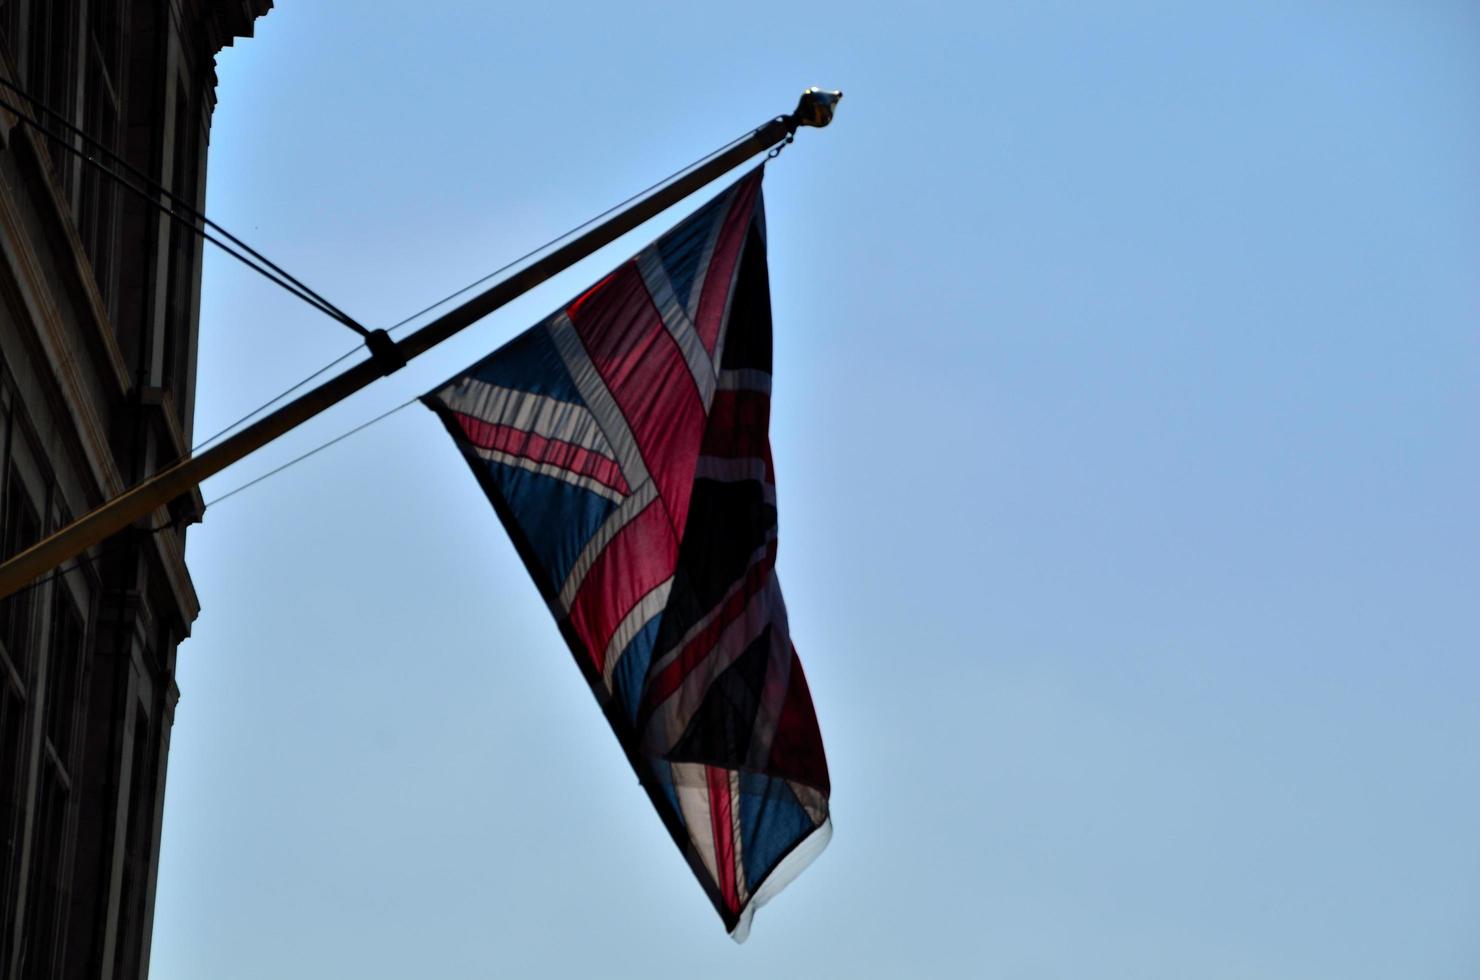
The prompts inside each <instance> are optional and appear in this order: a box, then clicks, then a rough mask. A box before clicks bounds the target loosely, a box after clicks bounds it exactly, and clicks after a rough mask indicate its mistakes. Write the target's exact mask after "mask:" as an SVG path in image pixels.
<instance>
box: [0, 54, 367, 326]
mask: <svg viewBox="0 0 1480 980" xmlns="http://www.w3.org/2000/svg"><path fill="white" fill-rule="evenodd" d="M0 86H3V87H5V88H7V89H10V90H12V91H14V92H16V93H18V94H19V95H21V96H22V97H23V98H25V99H27V100H28V101H29V102H30V103H31V104H32V105H33V106H35V108H36V110H37V112H38V113H40V114H44V115H46V116H49V117H51V118H53V119H55V120H56V121H57V122H58V123H60V125H61V126H62V127H63V128H64V129H65V130H66V132H65V133H59V132H57V131H56V130H55V129H52V128H50V127H48V126H46V125H45V124H43V123H42V122H41V121H40V120H39V119H37V118H36V117H35V116H33V115H30V114H28V113H27V112H26V111H25V110H23V109H21V108H20V107H19V106H17V105H15V104H14V103H12V102H10V101H8V100H6V99H0V108H3V109H5V110H7V111H8V112H10V113H11V114H13V115H14V116H15V117H16V118H17V119H18V120H20V121H21V122H23V123H25V124H26V125H27V126H30V127H31V128H32V129H34V130H36V132H38V133H40V134H41V135H43V136H46V137H48V138H49V139H50V140H52V141H53V143H54V144H55V145H58V146H61V147H62V148H63V149H65V150H66V151H67V152H68V153H71V154H73V155H74V156H77V157H79V158H81V159H82V161H83V162H84V163H87V164H89V165H91V166H93V167H95V168H97V170H98V171H99V172H101V173H102V174H103V175H104V176H106V177H108V178H109V179H110V180H112V181H114V182H115V183H117V184H119V185H121V186H123V187H125V188H127V189H128V190H130V191H132V192H133V193H134V194H136V195H138V196H139V197H140V198H142V199H143V200H144V201H145V202H146V203H147V204H149V205H151V206H153V207H155V208H157V209H158V210H159V211H161V212H163V213H164V214H165V215H167V216H168V217H170V218H171V219H173V220H174V221H176V222H178V223H180V224H182V225H184V226H185V227H186V228H188V229H190V231H191V232H193V233H194V234H196V235H198V236H200V237H201V238H203V239H204V240H206V241H208V242H210V243H211V244H213V245H215V246H216V247H217V248H219V249H221V250H222V251H223V252H225V253H226V254H227V255H230V256H231V257H232V258H234V259H236V260H237V261H238V262H241V263H242V264H243V265H245V266H246V267H247V268H249V269H251V270H252V271H253V272H256V273H257V274H258V275H260V276H262V277H263V278H265V279H267V280H268V281H269V282H272V283H274V284H275V285H277V286H278V287H280V288H282V289H284V290H286V291H287V292H289V293H291V294H293V295H294V296H296V297H298V298H299V299H301V300H303V301H304V302H305V303H308V304H309V305H310V306H312V307H314V308H315V309H317V310H318V311H319V312H321V313H323V314H324V315H326V316H328V317H329V318H331V319H333V320H336V321H338V322H339V323H341V324H343V325H344V326H346V327H349V328H350V329H351V330H353V331H354V332H355V333H357V334H359V335H360V336H361V337H367V338H368V336H369V335H370V333H371V331H370V330H368V329H366V328H365V327H364V326H362V325H361V324H360V323H359V322H358V321H357V320H355V319H354V318H353V317H351V316H350V315H349V314H348V313H345V312H344V311H343V310H341V309H340V308H339V307H337V306H335V305H334V304H333V303H331V302H329V300H327V299H325V298H324V297H323V296H322V295H321V294H319V293H318V292H316V291H314V290H313V289H311V288H310V287H309V286H307V285H306V284H304V283H303V282H302V281H301V280H299V279H298V278H297V277H296V276H294V275H292V274H291V273H289V272H287V271H286V270H285V269H283V268H282V267H281V266H279V265H278V264H277V263H275V262H273V261H272V260H271V259H269V258H267V257H266V256H265V255H263V254H262V253H261V252H259V251H257V250H256V249H254V248H252V247H251V246H250V245H248V244H246V243H245V242H243V241H242V240H241V239H240V238H238V237H237V236H236V235H234V234H232V233H231V232H230V231H228V230H226V229H225V228H224V227H222V226H221V225H220V224H218V223H217V222H215V221H213V220H211V219H210V218H208V217H206V215H205V214H203V213H202V212H200V211H199V210H197V209H196V208H195V207H194V206H193V205H191V204H190V203H189V202H187V201H184V200H182V199H181V198H180V197H179V196H177V195H176V194H174V193H172V192H170V191H169V190H167V189H166V188H165V187H164V186H163V185H161V184H160V183H159V182H158V181H156V180H154V179H153V178H152V177H150V176H149V175H148V174H146V173H144V172H143V171H141V170H139V169H138V168H137V167H135V166H134V165H133V164H131V163H129V162H128V161H127V160H125V159H124V158H123V157H121V156H119V155H118V154H117V153H115V152H113V151H112V150H111V149H109V148H108V147H107V146H104V145H103V144H102V143H101V142H99V141H98V140H96V139H94V138H93V137H91V136H89V135H88V134H87V132H86V131H84V130H82V129H80V128H79V127H77V126H75V125H73V124H72V123H71V122H70V121H69V120H68V119H67V118H66V117H65V116H63V115H62V114H61V113H59V112H57V111H56V110H54V109H51V108H49V107H48V106H46V105H44V104H43V103H41V102H40V101H39V100H37V99H36V98H35V97H34V96H31V95H28V94H27V93H26V92H25V91H24V90H23V89H21V88H19V87H18V86H16V85H15V83H13V82H11V81H9V80H7V79H4V78H0ZM68 134H70V135H72V136H76V137H78V138H80V139H82V140H83V141H84V142H85V143H86V144H87V145H88V146H89V147H91V149H92V150H93V151H96V152H97V153H99V154H101V155H102V156H105V157H107V158H108V159H109V160H111V161H113V162H114V163H115V164H117V165H118V166H120V167H122V168H123V169H124V171H125V173H119V172H118V171H116V170H113V169H112V168H110V167H109V166H108V165H107V164H106V163H104V162H103V160H102V159H99V158H98V157H95V156H93V155H92V153H91V152H89V150H85V149H82V148H80V147H78V146H75V145H73V143H72V141H71V140H70V139H69V138H68ZM129 177H132V178H133V180H130V179H129ZM134 181H138V182H139V183H135V182H134ZM141 184H142V186H140V185H141ZM203 226H204V227H203ZM208 228H209V229H213V230H214V231H216V232H217V233H219V235H220V236H221V237H219V238H218V237H216V235H213V234H212V233H211V232H210V231H208V230H207V229H208ZM223 239H224V240H223Z"/></svg>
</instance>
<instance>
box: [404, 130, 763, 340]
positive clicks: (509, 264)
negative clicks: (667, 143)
mask: <svg viewBox="0 0 1480 980" xmlns="http://www.w3.org/2000/svg"><path fill="white" fill-rule="evenodd" d="M749 138H750V134H749V133H745V134H743V135H741V136H737V137H735V138H734V139H732V140H730V141H729V142H728V143H726V144H725V145H724V146H721V147H719V148H718V149H716V150H714V151H713V152H710V153H706V154H705V155H704V156H702V157H700V158H699V159H697V160H695V161H694V162H693V163H690V164H688V165H687V166H683V167H679V168H678V169H677V170H675V171H674V172H673V173H671V174H669V175H668V176H667V177H664V178H662V179H661V180H658V181H656V182H655V183H652V184H650V185H648V186H647V187H644V188H643V189H642V190H640V191H638V192H637V193H636V194H633V195H631V196H630V197H628V198H627V199H626V200H623V201H618V202H617V203H616V204H613V205H612V206H611V207H609V208H607V209H606V210H605V211H603V212H601V213H600V214H598V215H593V216H592V217H590V218H588V219H586V220H585V221H583V222H581V223H580V224H578V225H576V226H575V227H574V228H572V229H570V230H569V231H567V232H565V233H564V234H563V235H557V236H556V237H554V238H552V239H550V240H549V241H548V242H546V243H545V244H543V245H541V246H539V247H538V248H532V249H530V250H529V251H528V252H525V253H524V254H523V255H521V256H519V257H518V258H517V259H513V260H512V261H510V262H507V263H505V264H504V265H501V266H499V267H498V268H497V269H494V270H493V271H492V272H490V273H488V275H486V276H483V277H482V278H481V279H475V280H473V281H472V282H470V283H468V284H467V285H466V286H464V287H462V288H461V289H459V290H456V291H455V292H451V293H448V294H447V295H446V296H443V297H442V298H441V299H439V300H437V301H436V302H435V303H432V304H431V305H429V306H424V307H422V308H421V309H419V310H417V311H416V312H415V313H413V314H411V315H410V316H408V317H406V318H405V319H403V320H400V321H397V322H396V323H394V324H392V325H391V326H389V327H387V328H386V332H387V333H390V332H392V331H395V330H399V329H400V328H402V327H404V326H405V325H406V324H408V323H410V322H411V321H412V320H415V319H416V318H417V317H419V316H421V315H423V314H425V313H430V312H431V311H432V310H435V309H436V308H437V307H439V306H441V305H442V304H443V303H446V302H449V301H450V300H454V299H457V297H459V296H461V295H462V294H463V293H466V292H469V291H471V290H474V289H477V288H478V287H479V286H481V285H483V284H484V283H485V282H488V281H489V280H490V279H492V278H494V277H495V276H497V275H500V274H502V273H505V272H508V271H509V270H510V269H512V268H514V267H515V266H516V265H518V264H519V263H521V262H523V261H525V260H526V259H530V258H533V257H534V256H536V255H538V254H540V253H541V252H543V251H545V250H546V249H548V248H550V247H552V246H553V245H555V244H556V243H557V242H562V241H564V240H565V239H567V238H569V237H571V236H572V235H574V234H577V233H578V232H580V231H582V230H583V229H585V228H587V227H589V226H591V225H594V224H595V223H596V222H598V221H600V220H601V219H602V218H605V217H606V216H607V215H609V214H612V213H613V212H615V211H619V210H621V209H622V208H625V207H626V206H627V205H629V204H631V203H632V202H633V201H636V200H638V199H639V198H643V197H646V196H648V195H649V194H651V193H652V192H653V191H655V190H657V189H658V188H660V187H662V186H663V185H664V184H668V183H671V182H672V181H674V180H676V179H677V178H678V177H680V176H682V175H683V174H686V173H688V172H689V171H690V170H693V169H694V168H695V167H699V166H702V165H703V164H704V163H706V162H708V161H709V160H711V159H713V158H714V157H717V156H719V155H720V154H721V153H723V152H725V151H726V150H728V149H729V148H730V147H732V146H734V145H735V144H736V143H739V142H740V141H742V140H746V139H749Z"/></svg>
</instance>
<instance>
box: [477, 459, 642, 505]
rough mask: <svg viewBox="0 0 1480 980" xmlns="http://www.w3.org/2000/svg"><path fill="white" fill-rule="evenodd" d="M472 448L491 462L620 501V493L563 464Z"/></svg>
mask: <svg viewBox="0 0 1480 980" xmlns="http://www.w3.org/2000/svg"><path fill="white" fill-rule="evenodd" d="M472 449H473V452H475V453H477V454H478V456H479V457H480V458H482V459H486V460H488V461H489V462H491V463H502V464H504V465H505V466H514V467H518V468H519V469H521V470H528V471H529V472H531V473H538V474H539V475H541V476H553V477H554V478H555V479H557V480H564V481H565V482H566V483H570V484H574V485H575V486H578V487H580V488H581V489H582V490H590V491H591V492H592V493H594V494H598V495H599V496H602V497H605V498H606V499H607V500H611V501H614V502H616V503H621V502H622V499H623V498H622V495H621V494H620V493H618V492H617V491H615V490H613V489H612V488H611V487H609V486H607V485H606V484H605V483H599V482H597V481H596V480H593V479H591V478H590V477H589V476H583V475H582V474H580V473H576V472H573V471H571V470H568V469H565V468H564V467H563V466H556V465H555V464H554V463H541V462H539V461H538V460H533V459H529V458H527V457H525V456H513V455H511V454H509V453H506V452H502V451H501V450H498V449H483V448H481V447H479V446H473V447H472Z"/></svg>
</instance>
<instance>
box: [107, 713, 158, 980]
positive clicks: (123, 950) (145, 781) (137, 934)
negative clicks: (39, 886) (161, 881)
mask: <svg viewBox="0 0 1480 980" xmlns="http://www.w3.org/2000/svg"><path fill="white" fill-rule="evenodd" d="M136 714H137V717H138V721H137V722H136V724H135V727H134V751H133V766H132V769H131V774H130V776H129V788H128V830H127V833H126V840H127V841H128V843H127V845H126V847H125V849H124V853H123V888H122V891H121V893H120V894H121V896H122V903H121V906H120V912H119V916H118V936H119V943H118V952H117V953H116V954H115V958H114V961H113V976H114V980H133V978H134V977H137V976H138V969H139V958H140V957H141V956H142V955H143V952H144V947H143V942H142V940H143V935H144V927H143V925H142V923H143V922H144V904H145V901H146V899H147V897H148V895H147V892H148V889H149V869H150V865H151V861H150V852H151V850H152V849H153V848H152V843H153V833H152V831H153V829H154V766H153V765H152V764H151V763H152V761H153V753H152V752H151V751H150V750H151V748H152V747H153V746H152V745H151V743H150V739H149V719H148V717H147V716H146V715H145V714H144V710H143V705H142V704H141V705H139V706H138V710H137V712H136Z"/></svg>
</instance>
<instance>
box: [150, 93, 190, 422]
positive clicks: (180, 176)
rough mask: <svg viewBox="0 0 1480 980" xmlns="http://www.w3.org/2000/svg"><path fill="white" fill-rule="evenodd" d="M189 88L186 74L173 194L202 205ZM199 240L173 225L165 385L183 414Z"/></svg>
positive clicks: (178, 104)
mask: <svg viewBox="0 0 1480 980" xmlns="http://www.w3.org/2000/svg"><path fill="white" fill-rule="evenodd" d="M189 91H190V90H189V88H188V87H187V85H186V80H185V78H184V77H183V76H182V77H180V78H178V79H177V80H176V82H175V130H174V146H173V148H172V157H173V165H172V167H171V176H170V184H171V187H170V191H171V193H173V194H174V195H175V197H176V198H177V199H178V200H180V201H183V202H185V203H187V204H189V205H190V206H191V207H195V206H196V205H197V201H196V193H197V191H198V187H197V184H196V154H197V151H198V147H199V144H198V142H197V140H196V134H197V130H198V128H199V127H197V126H196V125H195V119H194V116H193V115H192V105H191V101H190V98H189V96H188V93H189ZM198 242H199V239H198V238H197V237H196V235H195V234H194V233H193V232H192V231H191V230H190V229H189V228H188V227H187V226H185V225H183V224H181V223H179V222H173V223H172V224H171V226H170V250H169V278H168V279H167V286H166V293H165V320H164V366H163V369H162V371H163V375H162V377H161V378H160V387H162V388H165V389H167V390H168V391H169V392H170V393H171V394H173V395H174V396H175V404H176V405H178V406H180V409H181V411H184V408H185V406H186V404H187V402H186V398H185V390H184V386H185V378H186V368H187V363H186V362H187V358H188V357H189V353H190V352H189V350H188V345H189V337H190V316H191V311H192V307H193V302H192V300H193V296H194V289H195V256H196V251H197V247H198Z"/></svg>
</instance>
